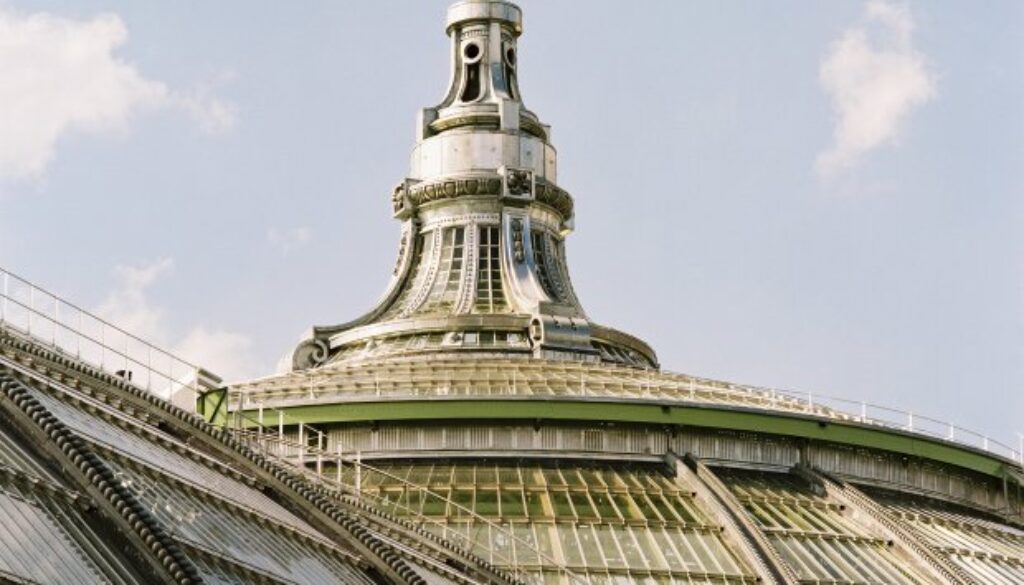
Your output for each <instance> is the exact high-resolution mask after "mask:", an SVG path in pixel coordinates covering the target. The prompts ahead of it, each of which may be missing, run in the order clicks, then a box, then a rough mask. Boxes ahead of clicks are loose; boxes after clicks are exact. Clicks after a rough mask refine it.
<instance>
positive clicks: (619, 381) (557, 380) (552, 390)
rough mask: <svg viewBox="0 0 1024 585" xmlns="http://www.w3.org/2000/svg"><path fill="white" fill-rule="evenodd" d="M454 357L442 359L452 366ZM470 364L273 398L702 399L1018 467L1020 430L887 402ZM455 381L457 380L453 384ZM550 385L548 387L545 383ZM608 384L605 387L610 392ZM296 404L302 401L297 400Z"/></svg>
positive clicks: (284, 385) (692, 380) (353, 376)
mask: <svg viewBox="0 0 1024 585" xmlns="http://www.w3.org/2000/svg"><path fill="white" fill-rule="evenodd" d="M453 363H457V362H446V365H452V364H453ZM516 365H520V366H528V365H529V364H528V363H520V362H517V364H516ZM473 367H476V366H468V365H467V366H466V367H465V368H460V369H459V372H458V374H457V377H458V380H456V379H455V377H453V376H452V375H451V374H445V377H444V378H440V377H438V376H436V375H431V374H430V373H429V372H426V373H424V372H417V373H412V374H410V375H409V376H408V378H407V379H405V380H403V381H402V382H401V383H398V384H396V383H394V382H393V381H391V380H387V378H386V377H384V378H381V377H380V376H379V375H378V373H377V372H376V371H370V372H352V373H350V374H349V375H348V376H346V377H345V378H344V381H345V383H344V384H343V385H342V386H337V385H333V382H331V381H330V378H329V376H328V377H324V378H323V379H318V375H317V373H316V372H315V371H313V372H309V373H307V374H306V376H307V378H308V380H307V383H305V384H302V385H301V387H295V388H292V387H289V386H295V382H294V380H292V379H289V380H286V381H283V382H281V383H280V384H279V387H276V388H274V383H273V382H272V381H271V382H269V385H270V387H271V388H273V390H272V391H273V392H276V393H278V395H277V396H276V398H278V399H283V400H284V401H287V400H289V399H291V398H295V399H297V400H298V399H300V398H301V399H313V398H317V397H320V396H324V395H329V394H331V393H337V392H343V393H345V394H346V395H349V396H353V397H355V396H357V395H361V396H377V397H384V396H387V397H392V396H447V397H452V396H495V395H501V396H507V395H533V394H543V395H552V394H556V395H560V394H565V395H573V396H579V397H584V398H595V399H597V398H601V397H607V396H614V397H616V398H622V397H623V393H625V394H626V395H627V397H632V396H636V397H641V398H645V399H662V400H664V399H666V398H670V399H677V400H681V401H686V402H692V403H701V404H723V403H727V404H730V405H737V406H751V407H756V408H767V409H772V410H780V411H786V412H793V413H799V414H804V415H808V416H815V417H821V418H825V419H829V420H841V421H846V422H851V423H858V424H864V425H871V426H877V427H884V428H886V429H892V430H899V431H905V432H911V433H916V434H920V435H924V436H928V437H930V438H933V439H937V440H941V441H945V442H949V443H952V444H956V445H963V446H967V447H972V448H975V449H980V450H983V451H985V452H988V453H991V454H993V455H996V456H999V457H1001V458H1003V459H1007V460H1010V461H1014V462H1016V463H1019V464H1020V465H1021V466H1024V435H1021V434H1020V433H1018V443H1019V444H1018V446H1016V447H1013V446H1011V445H1008V444H1006V443H1004V442H1002V441H998V440H996V439H993V438H991V437H990V436H988V435H986V434H983V433H979V432H976V431H972V430H970V429H967V428H964V427H962V426H959V425H956V424H953V423H951V422H947V421H942V420H939V419H937V418H932V417H928V416H923V415H921V414H919V413H917V412H913V411H909V410H901V409H897V408H892V407H888V406H882V405H878V404H872V403H870V402H866V401H858V400H849V399H845V398H840V397H836V396H830V395H827V394H819V393H816V392H797V391H793V390H780V389H775V388H766V387H758V386H751V385H746V384H733V383H729V382H721V381H717V380H712V379H708V378H700V377H696V376H690V375H687V374H674V373H669V375H667V376H659V377H657V378H655V377H653V376H651V375H650V374H649V373H648V372H645V371H639V370H636V369H630V368H626V367H614V366H613V367H611V368H609V369H608V370H607V372H601V373H595V372H593V371H590V369H589V368H588V367H587V366H586V364H577V365H576V367H571V366H569V365H568V364H563V369H562V370H559V371H557V372H552V373H550V374H549V375H548V377H547V378H546V379H545V384H542V388H534V387H531V385H535V384H536V380H535V376H534V375H533V374H534V372H533V371H532V370H529V371H527V372H519V373H517V370H516V369H515V368H513V369H511V371H510V372H508V373H505V374H504V375H499V376H494V375H492V373H491V372H489V371H485V370H482V371H481V372H480V374H479V378H478V379H476V378H474V376H473V375H472V373H470V372H465V371H463V369H467V370H468V369H472V368H473ZM456 381H457V382H458V383H457V384H456ZM260 386H261V383H260V382H254V383H243V384H240V385H239V386H237V387H236V389H243V390H258V389H259V388H260ZM549 386H550V387H549ZM609 387H610V389H609ZM246 399H247V402H246V403H245V404H244V405H240V406H242V407H244V408H246V409H255V408H257V407H258V405H259V403H260V402H262V401H261V400H260V399H259V398H257V397H254V396H252V395H250V394H248V393H246ZM300 401H301V400H300Z"/></svg>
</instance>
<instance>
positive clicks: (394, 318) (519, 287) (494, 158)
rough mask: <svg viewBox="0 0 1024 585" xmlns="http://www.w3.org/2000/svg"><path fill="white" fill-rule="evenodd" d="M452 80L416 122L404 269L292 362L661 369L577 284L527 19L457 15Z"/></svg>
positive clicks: (319, 333) (473, 11) (510, 9)
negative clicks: (522, 55)
mask: <svg viewBox="0 0 1024 585" xmlns="http://www.w3.org/2000/svg"><path fill="white" fill-rule="evenodd" d="M447 31H448V35H449V36H450V37H451V80H450V82H449V85H448V91H447V92H446V94H445V97H444V99H443V101H442V102H441V103H440V104H439V105H438V106H436V107H433V108H425V109H423V110H422V111H421V112H420V115H419V119H418V121H417V142H416V146H415V148H414V149H413V153H412V161H411V173H410V176H409V177H408V178H406V179H405V180H403V181H402V182H401V183H399V184H398V185H397V186H396V187H395V190H394V192H393V194H392V197H391V202H392V208H393V212H394V216H395V218H396V219H398V220H399V221H400V222H401V224H402V228H401V239H400V243H399V251H398V261H397V263H396V264H395V267H394V271H393V274H392V278H391V282H390V284H389V285H388V287H387V290H386V291H385V293H384V295H383V297H382V298H381V299H380V301H379V302H378V304H377V306H376V307H375V308H374V309H373V310H371V311H370V312H368V313H366V314H365V315H363V316H362V317H360V318H358V319H356V320H354V321H351V322H349V323H345V324H342V325H335V326H326V327H314V328H313V330H312V332H311V333H310V334H309V335H308V336H307V337H306V338H305V339H304V340H303V341H302V342H300V344H299V345H298V347H296V348H295V350H294V351H293V352H292V353H291V355H290V359H289V360H288V362H286V365H287V366H288V367H290V368H291V369H292V370H296V371H297V370H306V369H310V368H316V367H321V366H325V365H329V364H336V363H352V362H353V361H361V360H366V359H376V358H382V357H396V356H402V355H410V356H411V355H423V354H437V353H443V354H447V355H449V356H451V355H452V354H457V355H464V356H467V357H469V356H472V355H479V354H481V353H484V354H489V355H491V356H494V354H501V355H504V356H506V357H520V358H524V359H529V358H538V359H554V360H574V361H588V362H610V363H619V364H623V365H627V366H632V367H638V368H651V369H656V368H657V367H658V364H657V358H656V356H655V353H654V351H653V350H652V349H651V348H650V347H649V346H648V345H647V344H646V343H644V342H643V341H641V340H640V339H637V338H636V337H633V336H630V335H627V334H625V333H622V332H619V331H617V330H614V329H611V328H608V327H603V326H600V325H597V324H595V323H594V322H592V321H591V320H590V319H589V317H588V316H587V315H586V313H585V312H584V310H583V307H582V306H581V305H580V302H579V300H578V298H577V296H576V293H575V291H574V290H573V287H572V283H571V281H570V278H569V270H568V266H567V264H566V260H565V245H564V243H565V238H566V236H568V235H569V234H570V233H571V232H572V229H573V206H574V202H573V198H572V196H570V195H569V193H568V192H566V191H565V190H564V189H562V188H561V187H560V186H559V185H558V174H557V173H558V170H557V155H556V152H555V148H554V147H553V146H552V145H551V143H550V142H549V140H550V127H549V126H547V125H545V124H543V123H541V121H540V120H539V119H538V118H537V116H536V115H535V114H534V113H532V112H530V111H529V110H527V109H526V107H525V106H524V105H523V100H522V94H521V93H520V90H519V75H518V66H519V59H518V47H517V40H518V38H519V36H520V34H521V33H522V12H521V11H520V9H519V7H517V6H516V5H514V4H512V3H510V2H504V1H479V0H478V1H465V2H458V3H456V4H454V5H453V6H451V8H449V10H448V19H447Z"/></svg>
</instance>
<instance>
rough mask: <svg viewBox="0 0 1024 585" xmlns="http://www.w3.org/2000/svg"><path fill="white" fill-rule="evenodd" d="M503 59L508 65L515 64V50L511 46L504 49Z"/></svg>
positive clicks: (513, 65)
mask: <svg viewBox="0 0 1024 585" xmlns="http://www.w3.org/2000/svg"><path fill="white" fill-rule="evenodd" d="M505 61H506V62H508V64H509V66H510V67H515V66H516V50H515V49H514V48H512V47H509V48H507V49H505Z"/></svg>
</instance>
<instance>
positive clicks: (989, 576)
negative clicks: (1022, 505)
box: [873, 492, 1024, 585]
mask: <svg viewBox="0 0 1024 585" xmlns="http://www.w3.org/2000/svg"><path fill="white" fill-rule="evenodd" d="M873 495H874V496H875V498H876V499H877V500H878V501H880V502H881V503H882V504H883V505H885V506H886V508H887V509H888V510H889V512H890V513H891V514H892V515H894V516H895V517H897V518H899V519H900V521H901V522H904V523H906V524H907V525H909V526H910V527H911V528H912V529H913V530H914V531H915V532H916V533H917V534H919V535H920V536H921V537H922V540H924V541H925V542H927V543H928V545H930V546H931V547H932V548H933V549H934V550H936V551H937V552H939V553H940V554H941V555H943V556H945V557H946V558H948V559H949V560H950V561H952V562H953V563H954V564H955V565H956V566H957V567H959V568H960V569H961V570H962V571H963V572H964V573H966V574H967V575H968V576H969V577H970V578H971V579H973V580H975V581H976V582H978V583H985V584H986V585H989V584H991V585H1016V584H1019V583H1024V529H1022V528H1020V527H1016V528H1015V527H1013V526H1009V525H1006V524H1004V523H1002V522H1000V521H998V520H996V519H989V518H986V517H984V516H982V515H979V514H977V513H974V512H971V511H969V510H966V509H962V508H959V507H958V506H955V505H952V504H947V503H943V502H938V501H935V500H930V499H926V498H920V497H913V496H907V495H906V494H895V493H888V492H879V493H877V494H873Z"/></svg>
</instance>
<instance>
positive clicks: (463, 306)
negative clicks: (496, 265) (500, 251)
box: [454, 223, 480, 315]
mask: <svg viewBox="0 0 1024 585" xmlns="http://www.w3.org/2000/svg"><path fill="white" fill-rule="evenodd" d="M479 231H480V228H479V226H478V225H477V224H475V223H471V224H469V225H467V226H466V236H465V248H464V250H463V256H462V258H463V260H462V281H461V282H460V283H459V296H458V299H459V300H458V302H457V303H456V304H455V309H454V313H455V314H456V315H463V314H466V313H468V312H470V311H471V310H472V309H473V300H474V298H475V296H476V281H477V278H478V274H479V272H480V267H479V266H478V262H477V258H478V256H479V249H478V246H479V237H478V236H479Z"/></svg>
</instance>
